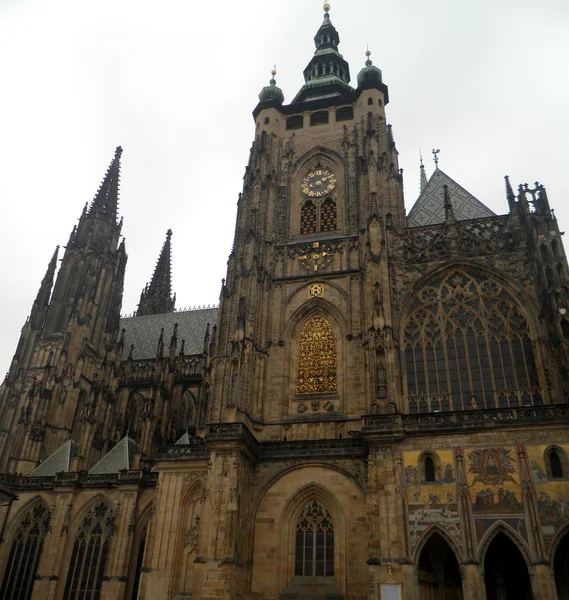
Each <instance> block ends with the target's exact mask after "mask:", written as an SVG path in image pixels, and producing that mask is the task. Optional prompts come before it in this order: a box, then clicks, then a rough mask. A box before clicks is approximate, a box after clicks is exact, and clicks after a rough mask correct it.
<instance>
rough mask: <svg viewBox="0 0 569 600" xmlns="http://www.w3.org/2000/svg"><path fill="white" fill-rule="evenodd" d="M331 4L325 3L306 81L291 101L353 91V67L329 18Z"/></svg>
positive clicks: (339, 94)
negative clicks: (344, 55) (351, 72)
mask: <svg viewBox="0 0 569 600" xmlns="http://www.w3.org/2000/svg"><path fill="white" fill-rule="evenodd" d="M329 13H330V5H329V4H328V3H327V2H326V3H325V4H324V21H323V22H322V25H321V26H320V29H318V31H317V32H316V35H315V36H314V45H315V46H316V51H315V52H314V56H313V57H312V60H311V61H310V62H309V63H308V65H307V67H306V69H304V81H305V82H306V83H305V84H304V85H303V86H302V88H301V90H300V91H299V92H298V94H297V95H296V97H295V98H294V100H293V101H292V104H295V103H298V102H305V101H307V100H312V99H317V98H322V97H323V96H322V94H323V93H325V94H326V96H327V97H336V96H341V95H343V94H345V93H349V92H353V88H352V87H350V85H348V84H349V83H350V67H349V65H348V63H347V62H346V61H345V60H344V57H343V56H342V55H341V54H340V53H339V52H338V45H339V44H340V36H339V35H338V32H337V31H336V28H335V27H334V25H332V22H331V21H330V14H329Z"/></svg>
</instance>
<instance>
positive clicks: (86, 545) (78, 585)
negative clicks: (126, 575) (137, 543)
mask: <svg viewBox="0 0 569 600" xmlns="http://www.w3.org/2000/svg"><path fill="white" fill-rule="evenodd" d="M115 529H116V517H115V514H114V513H113V511H112V510H111V508H110V507H109V505H108V504H107V503H106V502H100V503H99V504H97V505H95V506H94V507H93V508H92V509H91V510H90V511H89V512H88V513H87V514H86V515H85V516H84V517H83V521H82V523H81V526H80V528H79V531H78V532H77V537H76V538H75V544H74V545H73V552H72V554H71V562H70V564H69V571H68V572H67V581H66V583H65V591H64V593H63V600H75V599H79V598H80V599H81V600H99V598H100V597H101V586H102V584H103V576H104V574H105V566H106V564H107V557H108V553H109V546H110V542H111V536H112V535H113V534H114V532H115Z"/></svg>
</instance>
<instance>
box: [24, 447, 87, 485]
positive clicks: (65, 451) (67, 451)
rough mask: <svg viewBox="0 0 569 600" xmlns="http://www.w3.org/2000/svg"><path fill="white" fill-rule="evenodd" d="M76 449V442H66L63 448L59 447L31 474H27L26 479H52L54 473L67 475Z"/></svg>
mask: <svg viewBox="0 0 569 600" xmlns="http://www.w3.org/2000/svg"><path fill="white" fill-rule="evenodd" d="M76 448H77V444H76V442H74V441H73V440H67V441H66V442H65V444H63V446H60V447H59V448H58V449H57V450H56V451H55V452H54V453H53V454H51V455H50V456H48V457H47V458H46V459H45V460H44V461H43V462H42V463H41V464H40V465H38V466H37V467H36V468H35V469H34V470H33V471H32V472H31V473H28V477H53V476H54V475H56V473H67V472H68V471H69V466H70V464H71V459H72V458H73V456H74V455H75V451H76Z"/></svg>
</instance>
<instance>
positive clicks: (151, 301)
mask: <svg viewBox="0 0 569 600" xmlns="http://www.w3.org/2000/svg"><path fill="white" fill-rule="evenodd" d="M171 238H172V230H171V229H168V231H167V232H166V241H165V242H164V245H163V246H162V251H161V252H160V256H159V258H158V262H157V263H156V268H155V269H154V274H153V275H152V280H151V281H150V283H149V284H147V285H146V287H145V288H144V290H142V294H141V295H140V304H139V305H138V310H137V312H136V316H137V317H141V316H143V315H158V314H162V313H171V312H174V305H175V297H174V298H172V283H171V250H172V247H171V242H170V240H171Z"/></svg>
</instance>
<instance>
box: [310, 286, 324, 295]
mask: <svg viewBox="0 0 569 600" xmlns="http://www.w3.org/2000/svg"><path fill="white" fill-rule="evenodd" d="M308 297H309V298H323V297H324V284H323V283H312V284H310V285H309V286H308Z"/></svg>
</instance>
